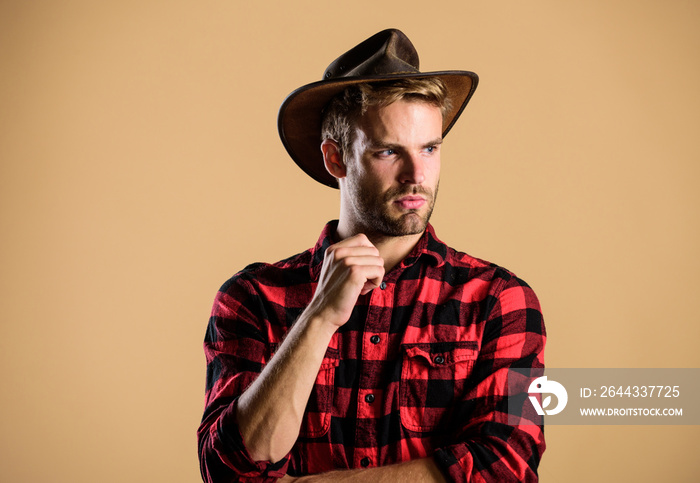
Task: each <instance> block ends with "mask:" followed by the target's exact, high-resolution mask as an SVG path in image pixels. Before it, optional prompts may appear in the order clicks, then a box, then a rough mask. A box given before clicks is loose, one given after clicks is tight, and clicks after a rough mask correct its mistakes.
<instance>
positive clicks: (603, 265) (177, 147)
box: [0, 0, 700, 483]
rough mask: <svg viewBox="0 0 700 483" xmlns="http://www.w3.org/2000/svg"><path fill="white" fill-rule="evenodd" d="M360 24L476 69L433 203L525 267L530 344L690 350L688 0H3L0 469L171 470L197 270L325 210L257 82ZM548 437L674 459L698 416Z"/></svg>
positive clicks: (187, 406) (239, 255)
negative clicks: (541, 336) (537, 310)
mask: <svg viewBox="0 0 700 483" xmlns="http://www.w3.org/2000/svg"><path fill="white" fill-rule="evenodd" d="M336 5H337V6H336ZM433 8H436V10H432V9H433ZM387 27H398V28H401V29H402V30H404V31H405V32H406V33H407V34H408V36H409V37H410V38H411V39H412V40H413V42H414V43H415V45H416V46H417V48H418V51H419V52H420V54H421V57H422V67H423V69H424V70H438V69H470V70H474V71H475V72H477V73H478V74H479V75H480V77H481V84H480V87H479V88H478V90H477V91H476V94H475V96H474V98H473V101H472V102H471V104H470V106H469V108H468V109H467V111H465V114H464V115H463V116H462V118H461V120H460V122H459V123H458V124H457V126H456V127H455V128H454V130H453V131H452V132H451V133H450V135H449V136H448V137H447V142H446V144H445V148H444V154H443V179H442V184H441V190H440V200H439V202H438V207H437V209H436V213H435V216H434V225H435V227H436V229H437V231H438V234H439V236H440V237H441V238H442V239H443V240H444V241H446V242H448V243H449V244H451V245H452V246H455V247H457V248H460V249H462V250H465V251H467V252H469V253H471V254H473V255H476V256H479V257H482V258H486V259H489V260H492V261H495V262H497V263H499V264H501V265H504V266H506V267H508V268H510V269H511V270H513V271H515V272H516V273H518V274H519V275H520V276H521V277H523V278H524V279H525V280H527V281H528V282H529V283H530V284H531V285H532V286H533V287H534V288H535V290H536V291H537V293H538V294H539V296H540V299H541V302H542V305H543V307H544V311H545V318H546V321H547V328H548V332H549V340H548V348H547V363H548V365H549V366H552V367H700V356H698V352H697V348H696V347H697V341H698V337H699V336H700V330H699V329H698V326H699V324H698V322H699V320H698V314H697V298H698V297H697V294H698V291H699V289H700V282H699V281H698V280H699V279H698V271H699V270H700V256H699V255H698V247H700V220H699V217H698V214H699V210H698V208H700V194H699V191H698V189H697V184H698V181H699V180H700V168H699V166H698V160H699V159H700V143H698V128H700V90H699V89H698V76H699V74H700V55H698V53H699V52H700V4H699V3H697V2H688V1H664V2H662V1H660V0H658V1H636V0H625V1H615V2H610V1H607V0H606V1H604V0H594V1H588V2H562V1H561V0H546V1H539V0H534V1H529V2H524V1H501V2H493V1H479V2H472V1H466V0H460V1H445V2H432V3H430V2H427V3H419V2H406V1H384V2H378V1H376V0H371V1H365V0H360V1H355V2H352V3H348V2H342V3H341V2H337V4H336V3H334V2H309V1H297V2H285V3H282V2H280V3H279V5H274V6H273V5H272V4H268V3H266V2H257V3H254V2H242V1H232V0H228V1H213V0H207V1H198V2H194V1H192V2H184V1H172V0H168V1H166V0H163V1H136V0H128V1H127V0H121V1H116V0H115V1H104V2H93V1H58V0H57V1H48V0H47V1H39V0H36V1H25V0H16V1H8V0H2V1H0V161H1V164H0V170H1V171H0V200H1V206H0V210H1V211H0V235H1V248H2V250H1V251H0V256H1V257H2V258H1V272H0V294H1V295H0V297H1V298H0V302H1V303H0V317H1V326H0V371H1V373H0V377H1V382H2V388H1V389H0V408H1V409H2V411H1V414H0V480H2V481H12V482H15V481H17V482H38V481H52V482H93V481H101V482H124V481H143V482H153V481H168V482H190V481H197V480H198V478H199V473H198V466H197V458H196V441H195V431H196V428H197V426H198V422H199V419H200V417H201V411H202V408H203V392H204V357H203V354H202V349H201V342H202V339H203V336H204V330H205V326H206V322H207V317H208V313H209V310H210V307H211V302H212V300H213V297H214V294H215V292H216V290H217V289H218V287H219V285H220V284H221V283H222V282H224V281H225V280H226V279H227V278H228V277H229V276H231V275H232V274H233V273H235V272H236V271H238V270H239V269H241V268H242V267H243V266H244V265H246V264H247V263H249V262H252V261H258V260H264V261H275V260H278V259H280V258H283V257H286V256H288V255H291V254H293V253H296V252H299V251H302V250H304V249H305V248H307V247H308V246H310V245H311V244H313V242H314V241H315V240H316V237H317V235H318V233H319V231H320V229H321V227H322V226H323V224H324V223H325V222H326V221H327V220H329V219H331V218H334V217H335V216H336V213H337V200H336V197H337V194H336V193H335V192H334V191H333V190H331V189H328V188H325V187H323V186H321V185H317V184H315V183H314V182H313V181H312V180H311V179H310V178H307V177H305V175H304V174H303V173H302V172H301V171H300V170H299V169H298V168H297V167H296V166H295V165H294V164H293V163H292V162H291V161H290V160H289V158H288V157H287V156H286V154H285V152H284V150H283V147H282V145H281V143H280V142H279V139H278V137H277V131H276V114H277V108H278V106H279V105H280V103H281V102H282V100H283V99H284V97H285V96H286V95H287V94H288V93H289V92H291V91H292V90H293V89H294V88H296V87H298V86H301V85H302V84H305V83H307V82H311V81H314V80H317V79H320V76H321V74H322V72H323V69H324V67H325V66H326V65H327V64H328V63H329V62H330V61H331V60H332V59H334V58H335V57H336V56H337V55H339V54H340V53H342V52H343V51H344V50H346V49H348V48H350V47H351V46H353V45H354V44H356V43H357V42H359V41H360V40H362V39H364V38H365V37H367V36H369V35H371V34H373V33H374V32H376V31H378V30H380V29H383V28H387ZM547 436H548V440H547V443H548V450H547V452H546V453H545V456H544V459H543V462H542V465H541V471H540V473H541V477H542V481H543V482H545V483H555V482H556V483H558V482H588V481H605V482H617V481H674V482H690V481H697V478H698V476H700V459H698V458H697V455H696V452H697V441H698V438H699V437H700V427H672V426H666V427H664V426H655V427H620V426H607V427H561V426H560V427H550V428H548V429H547Z"/></svg>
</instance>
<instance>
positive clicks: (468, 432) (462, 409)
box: [434, 275, 545, 482]
mask: <svg viewBox="0 0 700 483" xmlns="http://www.w3.org/2000/svg"><path fill="white" fill-rule="evenodd" d="M544 344H545V329H544V322H543V319H542V314H541V311H540V306H539V302H538V300H537V297H536V296H535V294H534V292H533V291H532V289H531V288H530V287H529V286H528V285H527V284H526V283H525V282H523V281H522V280H520V279H518V278H516V277H515V276H512V275H511V276H507V277H506V278H505V280H504V281H503V283H502V288H501V290H499V291H498V292H497V293H496V294H495V299H494V300H493V303H492V306H491V307H490V309H489V311H488V314H487V315H486V320H485V326H484V331H483V337H482V342H481V350H480V354H479V357H478V359H477V361H476V363H475V365H474V369H473V371H472V374H471V376H470V378H471V379H472V380H473V381H474V382H473V386H472V388H471V389H470V390H469V391H468V393H467V395H466V396H465V398H464V399H463V400H462V401H461V402H460V404H459V405H458V406H457V411H456V416H457V417H456V420H461V421H464V424H463V426H462V427H461V428H458V430H457V432H456V435H455V439H454V443H453V444H450V445H447V446H445V447H443V448H439V449H438V450H437V451H436V453H435V455H434V457H435V460H436V462H437V463H438V465H439V466H440V467H441V469H442V470H443V473H444V474H445V475H447V476H448V477H449V479H450V480H452V481H485V482H491V481H499V482H511V481H512V482H523V481H537V479H538V477H537V467H538V464H539V461H540V459H541V457H542V453H543V452H544V449H545V443H544V432H543V427H542V426H541V425H538V424H534V423H532V422H531V421H528V422H525V424H514V423H513V419H512V418H509V414H508V408H507V402H508V400H507V397H508V371H509V369H511V368H527V369H537V368H543V367H544ZM533 413H534V411H533ZM526 416H527V415H526Z"/></svg>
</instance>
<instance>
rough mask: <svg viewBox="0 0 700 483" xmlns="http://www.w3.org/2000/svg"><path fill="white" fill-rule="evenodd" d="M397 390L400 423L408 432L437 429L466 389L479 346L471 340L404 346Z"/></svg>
mask: <svg viewBox="0 0 700 483" xmlns="http://www.w3.org/2000/svg"><path fill="white" fill-rule="evenodd" d="M402 347H403V361H402V367H401V383H400V387H399V404H400V408H399V410H400V414H401V424H403V426H404V427H405V428H407V429H410V430H411V431H418V432H425V431H431V430H434V429H435V428H437V427H438V426H439V425H440V424H441V423H444V422H445V421H443V419H444V416H445V414H446V413H448V412H449V409H450V408H451V406H452V405H453V404H454V403H455V401H456V400H457V398H458V397H459V396H460V395H461V394H464V392H465V386H466V382H467V379H468V377H469V375H470V374H471V371H472V368H473V367H474V361H475V360H476V358H477V355H478V345H477V343H476V342H474V341H463V342H435V343H416V344H404V345H403V346H402Z"/></svg>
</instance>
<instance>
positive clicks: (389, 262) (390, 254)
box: [336, 220, 423, 273]
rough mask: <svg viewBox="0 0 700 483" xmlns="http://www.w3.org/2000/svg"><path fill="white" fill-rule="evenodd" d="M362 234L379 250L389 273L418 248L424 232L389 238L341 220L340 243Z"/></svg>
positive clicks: (338, 233)
mask: <svg viewBox="0 0 700 483" xmlns="http://www.w3.org/2000/svg"><path fill="white" fill-rule="evenodd" d="M360 233H364V234H365V235H366V236H367V238H369V241H370V242H371V243H372V245H374V246H375V247H376V248H377V250H379V256H381V257H382V259H383V260H384V270H385V272H386V273H389V270H391V269H392V268H394V267H395V266H396V265H397V264H399V263H400V262H401V260H403V259H404V258H406V256H407V255H408V254H409V253H411V250H413V247H415V246H416V243H418V240H420V237H421V236H422V235H423V232H421V233H417V234H415V235H404V236H387V235H381V234H377V233H369V232H366V231H363V230H362V229H360V228H352V227H350V226H347V225H346V224H344V223H342V220H341V222H340V223H339V224H338V229H337V231H336V237H337V238H338V241H340V240H344V239H346V238H349V237H351V236H355V235H359V234H360Z"/></svg>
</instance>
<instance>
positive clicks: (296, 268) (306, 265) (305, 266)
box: [219, 250, 311, 293]
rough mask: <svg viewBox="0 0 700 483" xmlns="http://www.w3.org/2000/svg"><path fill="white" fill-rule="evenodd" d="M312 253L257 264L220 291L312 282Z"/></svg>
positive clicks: (234, 277)
mask: <svg viewBox="0 0 700 483" xmlns="http://www.w3.org/2000/svg"><path fill="white" fill-rule="evenodd" d="M310 263H311V251H310V250H306V251H304V252H301V253H298V254H296V255H292V256H291V257H288V258H285V259H283V260H280V261H278V262H275V263H267V262H255V263H251V264H249V265H247V266H246V267H245V268H244V269H243V270H241V271H239V272H238V273H236V274H235V275H233V276H232V277H231V278H229V279H228V280H227V281H226V282H224V284H223V285H222V286H221V288H220V289H219V292H223V293H228V292H230V291H232V290H236V289H237V288H239V287H245V288H248V289H251V290H254V291H255V290H256V289H258V288H259V287H289V286H292V285H295V284H299V283H308V282H309V281H310Z"/></svg>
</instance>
